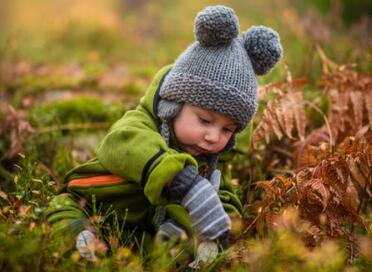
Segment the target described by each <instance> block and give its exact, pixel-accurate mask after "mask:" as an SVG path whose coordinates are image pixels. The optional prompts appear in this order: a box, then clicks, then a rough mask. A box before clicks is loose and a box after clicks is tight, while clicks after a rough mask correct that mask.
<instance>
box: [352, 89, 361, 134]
mask: <svg viewBox="0 0 372 272" xmlns="http://www.w3.org/2000/svg"><path fill="white" fill-rule="evenodd" d="M349 94H350V101H351V104H352V106H353V111H354V122H353V126H354V129H355V130H358V129H360V128H361V127H362V126H363V94H362V93H361V92H353V91H350V92H349Z"/></svg>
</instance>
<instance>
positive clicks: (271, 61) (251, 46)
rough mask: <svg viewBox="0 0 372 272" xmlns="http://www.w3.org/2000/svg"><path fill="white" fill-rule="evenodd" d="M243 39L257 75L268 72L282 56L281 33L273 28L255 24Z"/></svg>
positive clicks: (244, 34)
mask: <svg viewBox="0 0 372 272" xmlns="http://www.w3.org/2000/svg"><path fill="white" fill-rule="evenodd" d="M242 39H243V44H244V48H245V50H246V51H247V53H248V56H249V58H250V60H251V62H252V66H253V69H254V71H255V73H256V75H264V74H266V73H268V72H269V71H270V70H271V68H273V67H274V66H275V64H276V63H277V62H278V61H279V59H280V58H281V57H282V54H283V49H282V45H281V44H280V38H279V34H278V33H277V32H276V31H274V30H273V29H271V28H268V27H265V26H253V27H251V28H250V29H249V30H248V31H247V32H245V33H243V37H242Z"/></svg>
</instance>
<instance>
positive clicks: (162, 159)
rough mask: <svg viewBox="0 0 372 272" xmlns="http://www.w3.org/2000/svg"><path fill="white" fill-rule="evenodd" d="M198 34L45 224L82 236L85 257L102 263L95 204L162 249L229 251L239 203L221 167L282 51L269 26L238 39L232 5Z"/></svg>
mask: <svg viewBox="0 0 372 272" xmlns="http://www.w3.org/2000/svg"><path fill="white" fill-rule="evenodd" d="M194 34H195V37H196V41H195V42H194V43H193V44H191V45H190V46H189V47H188V48H187V49H186V50H185V51H184V52H183V53H182V54H181V55H180V56H179V57H178V58H177V60H176V61H175V63H174V64H173V65H169V66H166V67H164V68H162V69H161V70H160V71H159V72H158V74H157V75H156V76H155V78H154V80H153V81H152V83H151V85H150V87H149V88H148V90H147V91H146V94H145V96H144V97H143V98H142V99H141V101H140V104H139V105H138V107H137V108H136V109H135V110H131V111H127V112H126V113H125V114H124V116H123V117H122V118H121V119H120V120H118V121H117V122H116V123H115V124H114V125H113V126H112V127H111V128H110V130H109V132H108V134H107V135H106V136H105V137H104V139H103V140H102V142H101V143H100V144H99V145H98V147H97V149H96V158H94V159H92V160H90V161H88V162H87V163H85V164H83V165H80V166H78V167H76V168H74V169H73V170H71V171H70V172H69V173H67V175H66V177H65V180H64V182H65V184H66V186H65V188H64V190H63V193H62V194H59V195H57V196H56V197H55V198H54V199H53V200H52V202H51V203H50V207H49V209H48V213H47V220H48V222H49V223H51V224H52V226H53V230H54V231H55V233H61V232H66V231H68V232H70V233H71V232H73V233H76V234H77V235H78V236H77V237H78V238H77V243H76V246H77V248H78V250H79V252H80V254H81V255H82V256H83V257H86V258H88V259H94V258H95V256H94V252H91V251H90V250H89V248H88V247H87V244H89V241H91V240H92V239H95V238H94V237H95V234H94V233H95V230H94V229H92V228H91V227H90V223H89V221H88V220H87V219H86V218H87V215H88V216H89V215H92V214H93V213H94V212H93V211H94V210H95V208H94V205H97V206H99V207H100V209H101V211H107V210H110V211H114V213H115V214H116V215H117V218H118V220H119V221H120V222H122V223H124V224H125V228H127V229H133V230H135V232H136V233H141V234H142V235H143V233H146V235H148V236H149V237H151V236H155V237H157V240H159V241H170V240H171V241H178V240H179V239H180V238H181V237H190V236H192V235H193V234H195V235H197V238H198V239H199V241H200V242H204V241H205V242H208V241H213V242H216V243H217V244H220V245H221V246H222V247H227V245H228V235H229V231H230V228H231V220H230V217H229V215H228V213H230V212H234V213H236V214H238V215H239V214H240V212H241V203H240V201H239V199H238V197H237V196H236V194H235V190H234V188H233V186H232V184H231V183H230V181H229V180H228V178H226V176H225V175H224V173H223V175H222V176H221V173H220V171H219V170H218V169H217V165H218V164H217V163H218V158H219V155H220V154H222V153H226V152H229V151H231V150H232V149H233V147H234V144H235V135H236V133H238V132H240V131H242V130H243V129H245V128H246V127H247V125H248V123H249V121H250V120H251V119H252V117H253V115H254V113H255V111H256V107H257V106H256V90H257V83H256V75H263V74H265V73H267V72H268V71H269V70H270V69H271V68H272V67H274V65H275V64H276V63H277V62H278V60H279V59H280V58H281V56H282V48H281V45H280V40H279V35H278V34H277V33H276V32H275V31H273V30H272V29H270V28H266V27H263V26H257V27H252V28H251V29H249V30H248V31H247V32H246V33H243V34H242V35H241V36H239V23H238V18H237V17H236V15H235V13H234V11H233V10H232V9H231V8H228V7H225V6H211V7H207V8H205V9H204V10H202V11H201V12H199V13H198V14H197V16H196V19H195V27H194ZM218 166H220V165H218ZM219 168H220V167H219ZM82 199H84V200H85V203H86V204H85V205H84V207H83V208H82V207H81V205H79V203H81V200H82ZM93 200H94V201H93ZM111 214H112V213H111ZM111 219H112V218H111ZM109 220H110V216H109V217H108V218H107V221H109Z"/></svg>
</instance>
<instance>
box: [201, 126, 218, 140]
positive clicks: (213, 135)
mask: <svg viewBox="0 0 372 272" xmlns="http://www.w3.org/2000/svg"><path fill="white" fill-rule="evenodd" d="M204 139H205V140H206V141H207V142H210V143H216V142H218V141H219V139H220V132H219V131H218V129H213V128H211V129H209V130H208V131H207V133H206V134H205V136H204Z"/></svg>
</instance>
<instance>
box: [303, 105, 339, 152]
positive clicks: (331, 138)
mask: <svg viewBox="0 0 372 272" xmlns="http://www.w3.org/2000/svg"><path fill="white" fill-rule="evenodd" d="M304 103H305V104H307V105H309V106H310V107H311V108H313V109H314V110H316V111H317V112H318V113H319V114H320V115H322V117H323V119H324V122H325V123H326V126H327V130H328V134H329V152H330V153H331V154H332V146H333V136H332V130H331V126H330V125H329V122H328V118H327V116H326V115H325V114H324V113H323V112H322V110H321V109H319V107H318V106H316V105H315V104H314V103H313V102H311V101H307V100H305V101H304Z"/></svg>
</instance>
